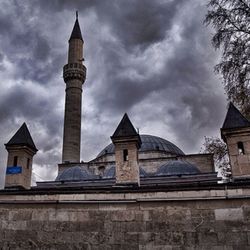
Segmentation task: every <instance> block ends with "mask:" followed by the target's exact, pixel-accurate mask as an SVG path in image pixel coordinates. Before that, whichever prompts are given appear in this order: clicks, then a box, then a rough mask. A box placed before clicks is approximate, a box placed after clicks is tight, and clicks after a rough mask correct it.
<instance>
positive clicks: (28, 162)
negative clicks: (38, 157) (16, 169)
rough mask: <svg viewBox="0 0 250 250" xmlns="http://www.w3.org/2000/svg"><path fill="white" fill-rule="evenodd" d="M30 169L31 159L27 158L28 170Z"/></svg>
mask: <svg viewBox="0 0 250 250" xmlns="http://www.w3.org/2000/svg"><path fill="white" fill-rule="evenodd" d="M29 168H30V158H27V169H29Z"/></svg>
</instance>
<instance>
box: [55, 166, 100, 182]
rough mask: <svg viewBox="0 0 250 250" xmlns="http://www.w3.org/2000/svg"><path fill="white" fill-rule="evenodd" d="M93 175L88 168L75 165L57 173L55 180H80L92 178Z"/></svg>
mask: <svg viewBox="0 0 250 250" xmlns="http://www.w3.org/2000/svg"><path fill="white" fill-rule="evenodd" d="M94 178H95V176H94V175H92V174H91V173H90V172H89V171H88V170H86V169H83V168H82V167H80V166H75V167H71V168H67V169H65V170H63V171H62V172H61V173H59V174H58V176H57V177H56V181H80V180H89V179H94Z"/></svg>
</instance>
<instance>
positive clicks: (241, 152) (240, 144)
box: [237, 141, 245, 155]
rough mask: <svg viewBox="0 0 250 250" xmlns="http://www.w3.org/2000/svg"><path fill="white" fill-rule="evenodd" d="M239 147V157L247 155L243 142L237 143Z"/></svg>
mask: <svg viewBox="0 0 250 250" xmlns="http://www.w3.org/2000/svg"><path fill="white" fill-rule="evenodd" d="M237 146H238V153H239V155H244V154H245V150H244V145H243V142H242V141H239V142H238V143H237Z"/></svg>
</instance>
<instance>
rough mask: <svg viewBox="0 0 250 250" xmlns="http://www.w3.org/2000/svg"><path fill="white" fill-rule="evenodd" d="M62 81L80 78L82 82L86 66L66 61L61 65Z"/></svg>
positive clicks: (84, 77)
mask: <svg viewBox="0 0 250 250" xmlns="http://www.w3.org/2000/svg"><path fill="white" fill-rule="evenodd" d="M63 78H64V81H65V82H67V81H68V80H76V79H77V80H80V81H82V82H84V81H85V79H86V67H85V66H84V65H83V64H81V63H68V64H66V65H65V66H64V67H63Z"/></svg>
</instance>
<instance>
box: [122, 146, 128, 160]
mask: <svg viewBox="0 0 250 250" xmlns="http://www.w3.org/2000/svg"><path fill="white" fill-rule="evenodd" d="M123 161H128V150H127V149H123Z"/></svg>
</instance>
